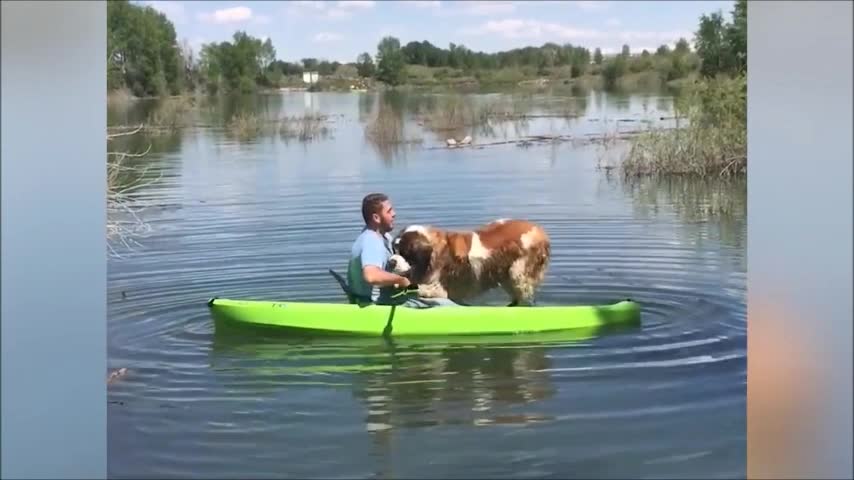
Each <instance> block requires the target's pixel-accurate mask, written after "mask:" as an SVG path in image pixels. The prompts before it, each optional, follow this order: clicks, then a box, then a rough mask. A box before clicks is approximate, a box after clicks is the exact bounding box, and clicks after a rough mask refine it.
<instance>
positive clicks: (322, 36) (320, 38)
mask: <svg viewBox="0 0 854 480" xmlns="http://www.w3.org/2000/svg"><path fill="white" fill-rule="evenodd" d="M341 38H342V37H341V35H339V34H337V33H332V32H320V33H318V34H316V35H315V36H314V38H313V40H314V41H315V42H317V43H326V42H335V41H338V40H341Z"/></svg>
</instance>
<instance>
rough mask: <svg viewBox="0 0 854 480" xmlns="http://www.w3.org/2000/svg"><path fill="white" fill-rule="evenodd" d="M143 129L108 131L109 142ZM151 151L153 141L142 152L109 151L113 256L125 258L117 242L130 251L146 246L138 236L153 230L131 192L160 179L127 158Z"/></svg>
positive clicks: (109, 223) (109, 225) (109, 235)
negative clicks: (110, 132)
mask: <svg viewBox="0 0 854 480" xmlns="http://www.w3.org/2000/svg"><path fill="white" fill-rule="evenodd" d="M142 130H143V125H140V126H139V127H137V128H136V129H134V130H132V131H128V132H121V133H115V134H108V135H107V141H108V142H109V141H110V140H112V139H114V138H116V137H122V136H130V135H134V134H136V133H139V132H140V131H142ZM150 151H151V144H149V146H148V148H147V149H146V150H145V151H144V152H142V153H129V152H107V158H108V160H107V248H108V249H109V253H110V255H111V256H113V257H121V255H120V254H119V252H118V251H117V250H116V248H115V246H114V245H113V243H118V244H119V245H121V246H122V247H124V248H125V249H128V250H132V249H133V247H134V246H136V247H141V246H142V245H141V244H140V243H139V242H137V241H136V240H135V238H136V237H138V236H139V235H141V234H142V233H144V232H146V231H148V230H149V228H148V225H147V224H146V223H145V222H144V221H143V220H142V219H141V218H140V217H139V212H140V211H141V210H142V209H143V208H142V205H141V204H140V202H139V201H138V200H136V199H134V198H132V196H131V195H130V193H132V192H133V191H135V190H138V189H140V188H143V187H145V186H148V185H151V184H153V183H154V182H156V181H158V180H159V179H160V176H158V177H157V178H154V179H150V180H149V179H147V178H146V177H147V172H148V169H149V168H150V166H149V165H146V166H145V167H144V168H142V169H139V168H137V167H133V166H128V165H125V164H124V161H125V160H126V159H128V158H141V157H144V156H146V155H147V154H148V153H149V152H150ZM128 175H129V176H131V177H132V180H131V181H129V182H128V181H125V180H124V178H123V177H124V176H128Z"/></svg>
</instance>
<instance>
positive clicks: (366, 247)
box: [347, 228, 392, 302]
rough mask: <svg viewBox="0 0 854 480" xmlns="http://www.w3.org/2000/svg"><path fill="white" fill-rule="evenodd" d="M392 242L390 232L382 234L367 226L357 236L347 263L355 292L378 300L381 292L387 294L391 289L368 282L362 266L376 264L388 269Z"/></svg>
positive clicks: (348, 279) (348, 278)
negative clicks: (381, 287) (374, 285)
mask: <svg viewBox="0 0 854 480" xmlns="http://www.w3.org/2000/svg"><path fill="white" fill-rule="evenodd" d="M391 242H392V238H391V235H389V234H388V233H386V234H384V235H382V236H381V235H380V234H379V233H378V232H376V231H374V230H370V229H367V228H366V229H364V230H363V231H362V233H361V234H360V235H359V236H358V237H356V241H355V242H353V248H352V249H351V250H350V262H349V264H348V265H347V283H348V284H349V286H350V289H351V290H352V291H353V293H355V294H356V295H360V296H362V297H365V298H368V297H370V298H371V300H373V301H375V302H376V301H377V299H379V297H380V293H382V294H383V295H385V294H386V293H387V292H388V291H389V289H388V288H383V289H380V288H377V287H373V286H371V285H370V284H369V283H367V282H366V281H365V279H364V277H363V276H362V275H363V274H362V268H364V267H365V266H367V265H375V266H377V267H379V268H380V269H382V270H386V264H387V262H388V259H389V258H390V257H391ZM381 290H382V292H381Z"/></svg>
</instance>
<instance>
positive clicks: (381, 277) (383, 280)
mask: <svg viewBox="0 0 854 480" xmlns="http://www.w3.org/2000/svg"><path fill="white" fill-rule="evenodd" d="M362 275H363V276H364V277H365V281H366V282H368V283H369V284H371V285H373V286H376V287H395V288H406V287H408V286H409V285H411V282H410V281H409V279H408V278H406V277H402V276H400V275H397V274H394V273H391V272H386V271H385V270H383V269H381V268H379V267H376V266H374V265H368V266H366V267H365V268H363V269H362Z"/></svg>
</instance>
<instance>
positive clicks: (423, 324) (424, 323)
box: [208, 298, 640, 336]
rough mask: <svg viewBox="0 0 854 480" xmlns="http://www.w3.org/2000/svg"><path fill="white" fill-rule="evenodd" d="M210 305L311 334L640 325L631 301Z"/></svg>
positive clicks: (233, 322) (215, 312)
mask: <svg viewBox="0 0 854 480" xmlns="http://www.w3.org/2000/svg"><path fill="white" fill-rule="evenodd" d="M208 306H209V308H210V311H211V314H212V316H213V318H214V320H215V322H217V324H219V325H221V326H241V325H243V326H256V327H272V328H276V329H285V330H289V331H293V332H297V333H306V334H312V335H346V336H380V335H384V334H389V335H393V336H437V335H438V336H445V335H449V336H450V335H513V334H522V333H546V332H558V331H565V330H573V329H595V328H598V327H610V326H627V325H637V324H639V323H640V306H639V305H638V304H637V303H635V302H633V301H631V300H624V301H620V302H617V303H613V304H608V305H569V306H535V307H506V306H460V307H432V308H411V307H402V306H399V307H391V306H387V305H368V306H360V305H356V304H349V303H312V302H276V301H263V300H230V299H224V298H214V299H211V300H210V301H209V302H208Z"/></svg>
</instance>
